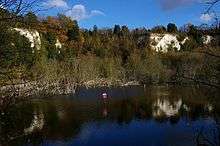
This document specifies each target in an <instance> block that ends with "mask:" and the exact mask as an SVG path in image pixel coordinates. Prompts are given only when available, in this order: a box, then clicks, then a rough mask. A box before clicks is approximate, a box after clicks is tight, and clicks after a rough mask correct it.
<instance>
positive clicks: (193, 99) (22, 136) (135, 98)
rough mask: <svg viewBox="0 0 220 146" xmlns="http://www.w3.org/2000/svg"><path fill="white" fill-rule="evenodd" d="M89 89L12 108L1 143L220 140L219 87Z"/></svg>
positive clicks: (0, 130)
mask: <svg viewBox="0 0 220 146" xmlns="http://www.w3.org/2000/svg"><path fill="white" fill-rule="evenodd" d="M91 90H92V91H91ZM91 90H88V92H86V91H87V90H84V89H83V90H81V91H83V92H79V93H77V94H76V95H75V96H68V97H67V96H65V97H61V96H58V97H54V98H50V99H39V100H33V101H31V102H27V103H22V104H20V105H17V106H16V107H14V108H12V109H10V110H8V111H7V112H6V113H5V115H3V116H1V117H0V118H1V123H0V142H1V143H0V145H1V144H2V145H4V146H7V145H45V146H47V145H74V146H75V145H79V146H81V145H83V146H85V145H88V146H93V145H94V146H99V145H100V146H103V145H105V146H121V145H128V146H129V145H131V146H133V145H135V146H136V145H155V146H160V145H163V146H169V145H175V146H176V145H177V146H186V145H187V146H191V145H192V146H197V145H199V144H205V145H216V146H217V145H219V139H220V134H219V132H220V131H219V124H220V118H219V117H220V101H219V98H218V97H219V93H218V92H216V91H215V92H212V91H211V90H209V89H194V88H191V87H149V88H147V89H144V88H142V87H126V88H117V89H96V90H94V89H91ZM102 91H105V92H107V93H108V95H109V99H108V100H102V99H100V98H99V97H100V94H101V93H103V92H102ZM86 93H87V94H86ZM89 95H90V96H89ZM209 95H212V96H209ZM86 99H88V100H86Z"/></svg>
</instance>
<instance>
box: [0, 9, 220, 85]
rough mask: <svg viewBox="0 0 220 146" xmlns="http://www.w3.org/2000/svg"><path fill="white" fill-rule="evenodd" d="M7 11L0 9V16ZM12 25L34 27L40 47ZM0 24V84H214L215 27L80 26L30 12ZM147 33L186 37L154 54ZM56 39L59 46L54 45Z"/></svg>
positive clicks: (217, 67)
mask: <svg viewBox="0 0 220 146" xmlns="http://www.w3.org/2000/svg"><path fill="white" fill-rule="evenodd" d="M7 13H8V12H7V11H6V10H1V13H0V15H7ZM10 15H11V14H10ZM12 28H22V29H28V30H29V31H34V30H37V31H38V32H39V33H40V37H41V48H40V49H36V48H35V49H33V48H31V44H30V41H29V40H28V39H27V38H26V37H24V36H21V35H20V34H19V32H16V31H14V30H13V29H12ZM0 29H1V31H0V38H1V39H0V70H1V71H0V84H1V86H3V85H8V84H11V83H13V84H18V83H21V82H29V81H48V82H55V81H56V82H60V83H64V84H65V83H67V82H75V83H79V84H84V83H88V82H89V81H94V82H95V83H97V82H104V84H117V83H118V82H120V83H125V82H128V81H138V82H140V83H145V84H151V83H157V84H159V83H171V82H172V83H179V84H182V83H189V81H193V82H197V83H203V84H207V85H214V86H219V84H220V82H219V81H220V79H219V75H220V74H219V71H220V64H219V54H220V52H219V46H220V41H219V40H220V39H219V34H220V29H219V27H211V28H210V27H209V28H200V27H198V26H194V25H185V26H184V27H181V28H180V29H178V28H177V26H176V25H175V24H172V23H170V24H168V25H167V27H164V26H156V27H154V28H152V29H146V28H137V29H132V30H131V29H129V28H128V27H127V26H120V25H115V26H114V27H113V28H105V29H104V28H103V29H99V28H98V27H97V26H94V27H93V29H80V28H79V26H78V23H77V21H75V20H71V19H70V18H69V17H66V16H65V15H62V14H58V15H57V16H56V17H50V16H49V17H47V18H38V17H37V16H36V15H35V14H34V13H32V12H30V13H27V14H26V15H24V16H19V17H16V19H12V20H9V21H8V20H6V21H1V22H0ZM151 33H159V34H163V33H172V34H177V35H178V39H179V40H183V39H184V38H185V37H186V36H188V37H189V38H190V39H189V40H187V42H186V43H185V44H184V45H182V46H181V48H182V49H181V51H180V52H177V51H170V52H168V53H164V54H163V53H156V52H155V51H153V50H152V49H151V47H150V34H151ZM204 35H211V36H213V38H214V41H213V42H212V43H211V44H209V45H204V44H203V40H202V36H204ZM58 40H59V42H61V44H62V47H61V48H60V47H57V46H56V43H57V41H58ZM190 83H192V82H190Z"/></svg>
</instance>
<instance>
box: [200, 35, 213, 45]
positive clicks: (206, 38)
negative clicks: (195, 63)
mask: <svg viewBox="0 0 220 146" xmlns="http://www.w3.org/2000/svg"><path fill="white" fill-rule="evenodd" d="M202 40H203V44H204V45H208V44H210V43H211V42H212V40H213V37H212V36H210V35H206V36H203V37H202Z"/></svg>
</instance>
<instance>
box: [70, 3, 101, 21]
mask: <svg viewBox="0 0 220 146" xmlns="http://www.w3.org/2000/svg"><path fill="white" fill-rule="evenodd" d="M66 15H67V16H69V17H71V18H72V19H74V20H77V21H80V20H83V19H87V18H90V17H93V16H97V15H105V14H104V13H103V12H102V11H99V10H92V11H91V12H87V10H86V8H85V6H84V5H74V6H73V7H72V8H71V9H70V10H68V11H67V12H66Z"/></svg>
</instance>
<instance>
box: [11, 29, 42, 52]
mask: <svg viewBox="0 0 220 146" xmlns="http://www.w3.org/2000/svg"><path fill="white" fill-rule="evenodd" d="M13 30H15V31H17V32H19V34H20V35H22V36H24V37H26V38H27V39H28V40H29V42H30V43H31V48H34V47H35V48H36V49H37V50H40V48H41V38H40V34H39V32H38V31H36V30H31V31H30V30H28V29H21V28H14V29H13Z"/></svg>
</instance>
